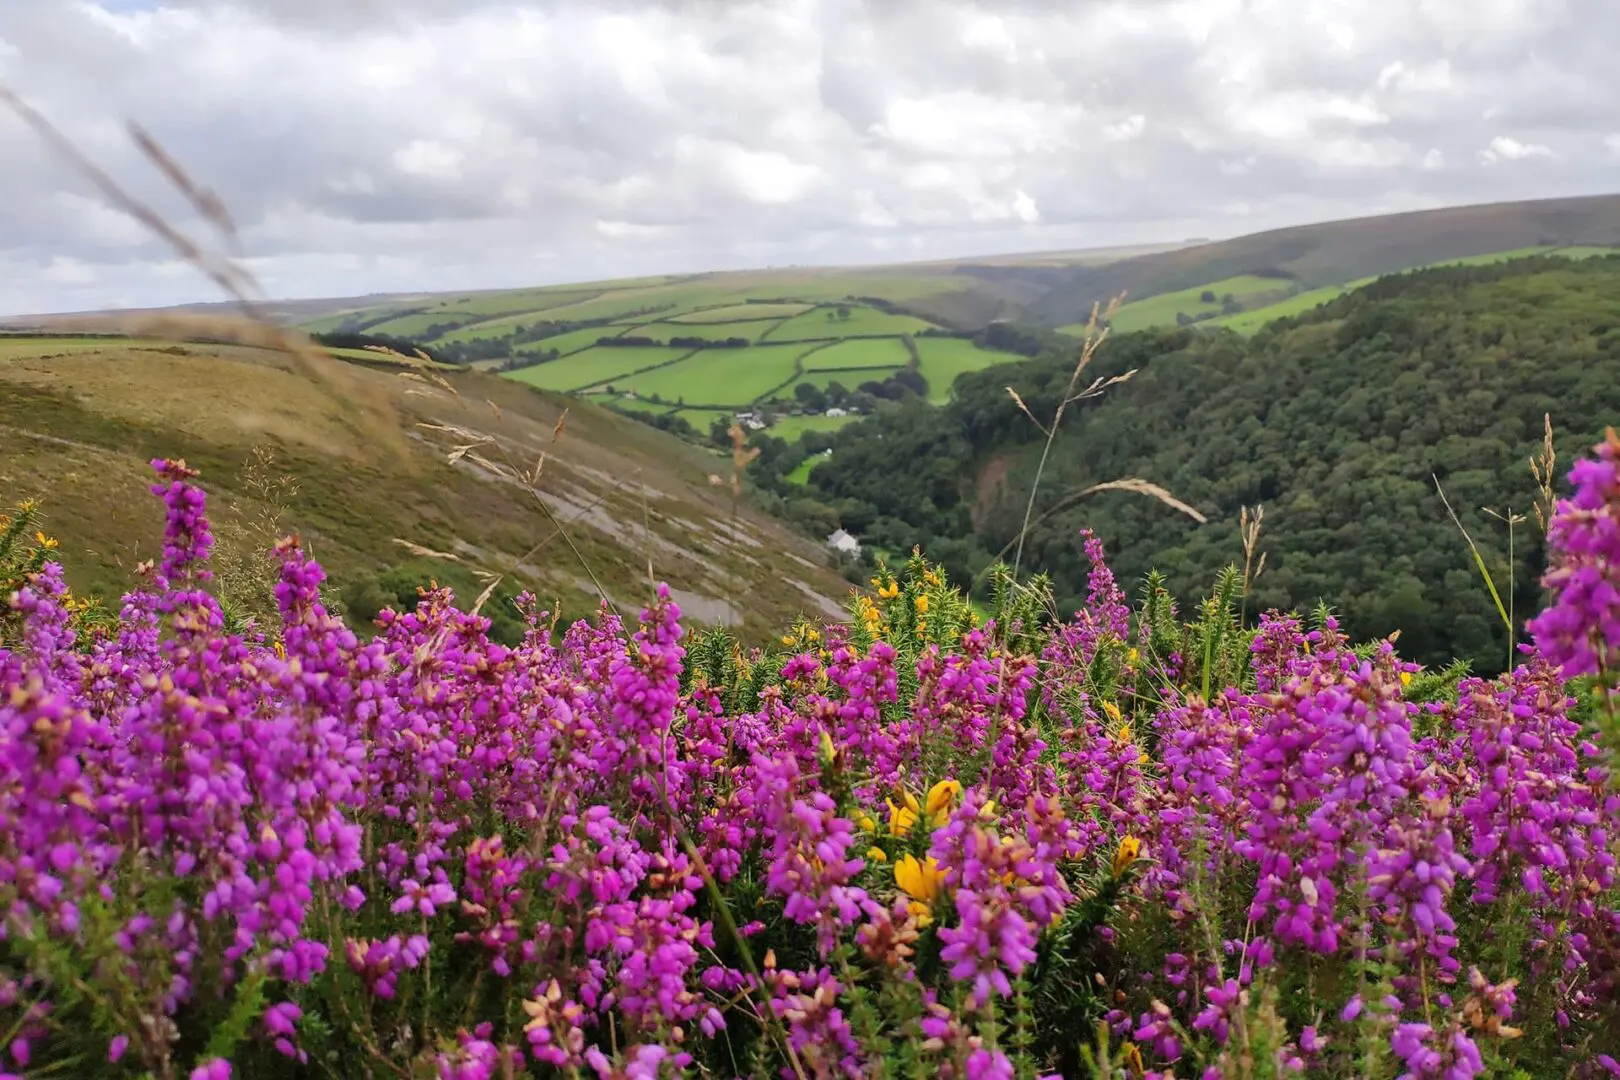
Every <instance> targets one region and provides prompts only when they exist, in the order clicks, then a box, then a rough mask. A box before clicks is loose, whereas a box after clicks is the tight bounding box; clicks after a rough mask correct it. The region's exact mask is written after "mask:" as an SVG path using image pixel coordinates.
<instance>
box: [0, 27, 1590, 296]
mask: <svg viewBox="0 0 1620 1080" xmlns="http://www.w3.org/2000/svg"><path fill="white" fill-rule="evenodd" d="M1616 45H1620V6H1616V5H1615V4H1614V0H1071V2H1067V3H1059V2H1056V0H1050V2H1041V0H982V2H980V3H973V2H968V0H915V2H913V0H868V2H866V3H860V2H856V0H784V2H781V3H770V2H759V3H753V2H749V0H684V2H681V0H662V2H659V0H645V2H641V3H633V2H628V0H626V2H618V0H552V2H549V3H548V2H541V0H234V2H227V0H0V82H3V83H5V84H6V85H8V86H10V87H11V88H12V89H13V90H15V91H16V92H18V93H19V94H21V95H22V96H23V97H25V98H26V99H27V100H28V101H29V102H30V103H32V104H33V105H34V106H35V107H37V108H38V109H39V110H41V111H42V112H44V113H45V114H46V115H48V116H49V117H50V118H51V119H52V120H53V121H54V122H55V123H56V124H57V125H59V126H60V128H61V129H62V130H63V131H64V132H65V133H66V134H67V135H68V136H69V137H70V138H72V139H73V140H75V141H76V142H78V143H79V144H80V145H81V146H82V147H83V148H84V149H85V150H87V151H88V152H89V153H90V154H91V155H92V156H93V157H94V158H95V159H96V160H97V161H99V162H101V163H102V164H103V165H104V166H106V167H107V168H108V169H109V170H110V171H111V172H113V173H114V174H115V175H117V176H119V177H120V178H122V179H124V180H125V181H126V182H127V183H128V184H129V186H131V187H132V188H134V189H136V190H137V191H139V192H140V193H141V194H142V195H143V196H145V197H150V198H153V199H154V200H155V201H156V202H157V203H158V204H159V205H160V206H161V207H162V208H163V209H165V211H167V212H169V213H171V214H174V215H175V217H176V219H177V220H179V221H182V222H184V221H185V220H186V219H187V215H186V211H185V207H184V204H183V203H182V202H181V201H180V200H179V199H178V198H176V197H175V196H174V195H172V194H171V193H168V192H166V191H165V189H164V188H163V186H162V184H161V182H160V181H158V180H157V179H156V177H155V174H154V172H153V170H152V169H151V168H150V167H148V166H147V165H146V164H145V163H144V162H143V161H142V159H141V158H140V157H139V155H138V154H137V153H136V152H135V151H134V149H133V146H132V145H131V143H130V142H129V139H128V137H127V135H126V134H125V131H124V127H123V124H124V121H125V120H135V121H138V122H139V123H141V124H143V125H144V126H146V127H147V128H148V129H150V130H151V131H152V132H153V133H154V134H155V135H156V136H157V137H158V138H159V139H160V140H161V141H162V142H163V143H164V144H165V145H166V146H167V147H168V148H169V150H170V151H171V152H172V153H173V155H174V156H175V157H176V158H178V159H179V160H180V161H182V162H184V163H185V164H186V165H187V166H188V167H189V168H190V169H191V170H192V171H193V172H194V174H195V175H196V177H197V179H198V180H199V181H200V182H201V183H203V184H205V185H207V186H209V187H211V188H213V189H214V190H216V191H217V192H218V193H219V194H220V195H221V196H222V197H223V198H224V200H225V201H226V203H227V204H228V205H229V207H230V209H231V211H232V213H233V214H234V216H235V218H236V219H237V221H238V223H239V224H240V226H241V230H242V247H243V250H244V251H245V252H246V254H247V255H248V256H249V259H250V263H251V265H252V267H253V269H254V270H255V271H256V272H257V273H258V274H259V276H260V278H261V280H262V281H263V282H264V283H265V285H266V288H267V291H269V292H270V293H272V294H274V295H278V296H333V295H355V294H363V293H368V292H375V291H387V290H415V289H453V288H469V287H497V286H516V285H525V284H540V283H550V282H557V281H570V280H589V279H599V278H606V277H619V276H627V275H634V274H644V273H658V272H671V271H690V270H703V269H721V268H744V267H752V266H762V265H785V264H790V263H801V264H805V263H823V264H827V263H832V264H838V263H870V262H885V261H896V260H902V259H920V258H935V257H945V256H953V255H964V254H985V253H994V252H1012V251H1033V250H1041V249H1055V248H1072V247H1081V246H1096V245H1110V244H1118V243H1128V242H1138V241H1142V242H1145V241H1159V240H1175V239H1181V238H1184V237H1188V236H1232V235H1238V234H1241V233H1245V232H1251V231H1254V230H1257V229H1262V228H1268V227H1274V226H1278V225H1285V224H1294V223H1300V222H1306V221H1313V220H1322V219H1326V218H1334V217H1347V216H1354V215H1358V214H1361V213H1377V212H1381V211H1386V210H1397V209H1412V208H1420V207H1428V206H1439V205H1446V204H1452V203H1459V202H1480V201H1490V200H1495V199H1514V198H1534V197H1541V196H1553V195H1571V194H1587V193H1596V192H1609V191H1616V190H1620V113H1616V112H1615V111H1614V109H1613V104H1614V102H1615V101H1616V100H1620V63H1617V61H1616V55H1615V53H1616V50H1615V47H1616ZM0 176H3V179H0V193H3V197H0V314H4V313H8V312H9V313H19V312H37V311H48V310H67V309H84V308H95V307H102V306H137V305H146V304H157V303H170V302H180V301H189V300H212V299H218V298H219V295H218V293H217V292H216V291H215V290H214V289H213V288H212V287H211V286H210V285H209V284H208V283H207V282H206V281H205V280H204V279H203V278H202V277H201V276H200V275H198V274H197V273H196V272H195V271H193V270H192V269H190V268H188V267H186V266H184V265H180V264H177V263H176V262H175V261H174V260H173V259H172V258H171V256H170V255H169V253H168V251H167V250H166V249H165V248H164V247H162V246H161V245H160V244H158V243H157V242H155V241H154V240H152V239H150V238H149V237H148V236H147V234H146V233H144V232H143V230H142V229H141V228H140V227H139V226H137V225H136V224H135V223H134V222H133V221H131V220H130V219H128V218H126V217H124V216H123V215H121V214H120V213H118V212H116V211H113V210H111V209H109V208H107V206H106V205H105V204H104V203H103V202H102V201H101V200H100V199H99V198H98V197H97V196H96V195H95V194H94V192H93V190H92V189H91V188H90V187H89V186H88V185H87V184H85V183H84V182H83V181H82V180H81V179H79V178H78V177H76V176H75V175H74V173H73V172H72V171H71V170H70V169H69V168H68V167H67V166H66V165H64V164H63V163H62V161H60V160H59V159H58V158H56V157H55V156H53V155H52V154H51V153H50V152H49V151H48V150H47V149H46V148H45V147H44V146H43V145H42V144H41V143H40V141H39V140H38V139H37V138H36V137H35V136H34V135H33V134H31V133H30V132H29V131H27V130H26V129H25V128H24V127H23V126H22V125H21V124H20V123H19V122H18V121H17V120H16V118H15V117H13V116H11V115H10V114H0Z"/></svg>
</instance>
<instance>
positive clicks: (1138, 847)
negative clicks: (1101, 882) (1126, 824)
mask: <svg viewBox="0 0 1620 1080" xmlns="http://www.w3.org/2000/svg"><path fill="white" fill-rule="evenodd" d="M1141 854H1142V841H1140V840H1138V839H1137V838H1136V837H1134V836H1128V835H1127V836H1124V837H1121V838H1120V841H1119V847H1118V848H1117V849H1115V851H1114V876H1115V877H1119V876H1120V875H1121V874H1123V873H1124V872H1125V871H1127V870H1129V869H1130V868H1131V864H1132V863H1134V862H1136V860H1137V859H1138V858H1139V857H1140V856H1141Z"/></svg>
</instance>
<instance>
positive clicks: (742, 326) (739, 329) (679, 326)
mask: <svg viewBox="0 0 1620 1080" xmlns="http://www.w3.org/2000/svg"><path fill="white" fill-rule="evenodd" d="M781 321H782V320H781V319H756V320H754V321H752V322H727V323H678V322H656V323H647V324H645V325H638V326H635V327H632V328H630V329H627V330H625V331H624V334H623V335H622V336H625V337H646V338H652V339H653V340H654V341H666V342H667V341H668V340H669V339H670V338H701V339H702V340H704V341H725V340H726V339H727V338H747V339H748V340H749V341H758V340H760V339H761V338H762V337H764V336H765V335H766V333H767V332H768V331H769V330H771V328H772V327H774V326H776V324H777V323H779V322H781Z"/></svg>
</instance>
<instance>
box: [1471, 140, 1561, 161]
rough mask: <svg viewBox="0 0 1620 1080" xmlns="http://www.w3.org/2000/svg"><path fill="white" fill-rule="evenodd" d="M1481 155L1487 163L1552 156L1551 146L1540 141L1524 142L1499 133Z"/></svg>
mask: <svg viewBox="0 0 1620 1080" xmlns="http://www.w3.org/2000/svg"><path fill="white" fill-rule="evenodd" d="M1479 156H1480V157H1481V158H1483V159H1484V160H1485V161H1486V162H1487V163H1492V164H1494V163H1495V162H1498V161H1524V160H1525V159H1526V158H1545V157H1552V156H1553V152H1552V148H1551V147H1547V146H1542V145H1541V144H1540V143H1523V142H1520V141H1519V140H1518V139H1515V138H1513V137H1512V136H1511V135H1498V136H1497V137H1496V138H1494V139H1492V140H1491V145H1490V146H1488V147H1486V148H1485V149H1484V150H1481V151H1480V152H1479Z"/></svg>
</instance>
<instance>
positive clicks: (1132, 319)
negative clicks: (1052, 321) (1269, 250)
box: [1062, 274, 1291, 334]
mask: <svg viewBox="0 0 1620 1080" xmlns="http://www.w3.org/2000/svg"><path fill="white" fill-rule="evenodd" d="M1290 284H1291V282H1289V281H1287V280H1286V279H1283V278H1268V277H1259V276H1257V275H1254V274H1244V275H1241V276H1239V277H1230V278H1225V279H1223V280H1221V281H1212V282H1210V283H1209V284H1207V285H1198V286H1194V287H1193V288H1191V289H1181V290H1179V291H1177V292H1169V293H1162V294H1160V295H1159V296H1150V297H1147V298H1146V299H1143V300H1137V301H1135V302H1133V303H1129V304H1125V305H1124V306H1123V307H1121V308H1120V309H1119V310H1118V311H1117V312H1115V313H1114V318H1113V320H1112V322H1110V324H1109V325H1110V326H1111V327H1112V328H1113V332H1114V333H1116V334H1129V333H1131V332H1132V331H1135V330H1146V329H1147V328H1148V327H1150V326H1170V325H1174V324H1175V321H1176V316H1178V315H1182V314H1185V315H1187V316H1189V317H1191V318H1197V317H1198V316H1200V315H1210V314H1215V313H1218V312H1219V311H1220V310H1221V301H1222V299H1223V298H1224V297H1226V296H1227V295H1228V294H1230V295H1231V296H1232V297H1233V298H1234V299H1236V300H1237V301H1238V302H1239V303H1243V302H1244V301H1245V300H1247V299H1249V298H1252V297H1263V296H1265V295H1266V294H1267V293H1275V294H1277V298H1279V299H1280V298H1281V296H1282V294H1283V293H1284V292H1286V291H1287V289H1288V287H1289V285H1290ZM1206 292H1211V293H1214V294H1215V302H1214V303H1207V302H1205V301H1204V300H1203V299H1201V297H1202V295H1203V294H1204V293H1206ZM1062 329H1063V330H1064V332H1066V333H1076V332H1080V331H1083V330H1084V329H1085V327H1084V326H1078V325H1077V326H1065V327H1063V328H1062Z"/></svg>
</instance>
